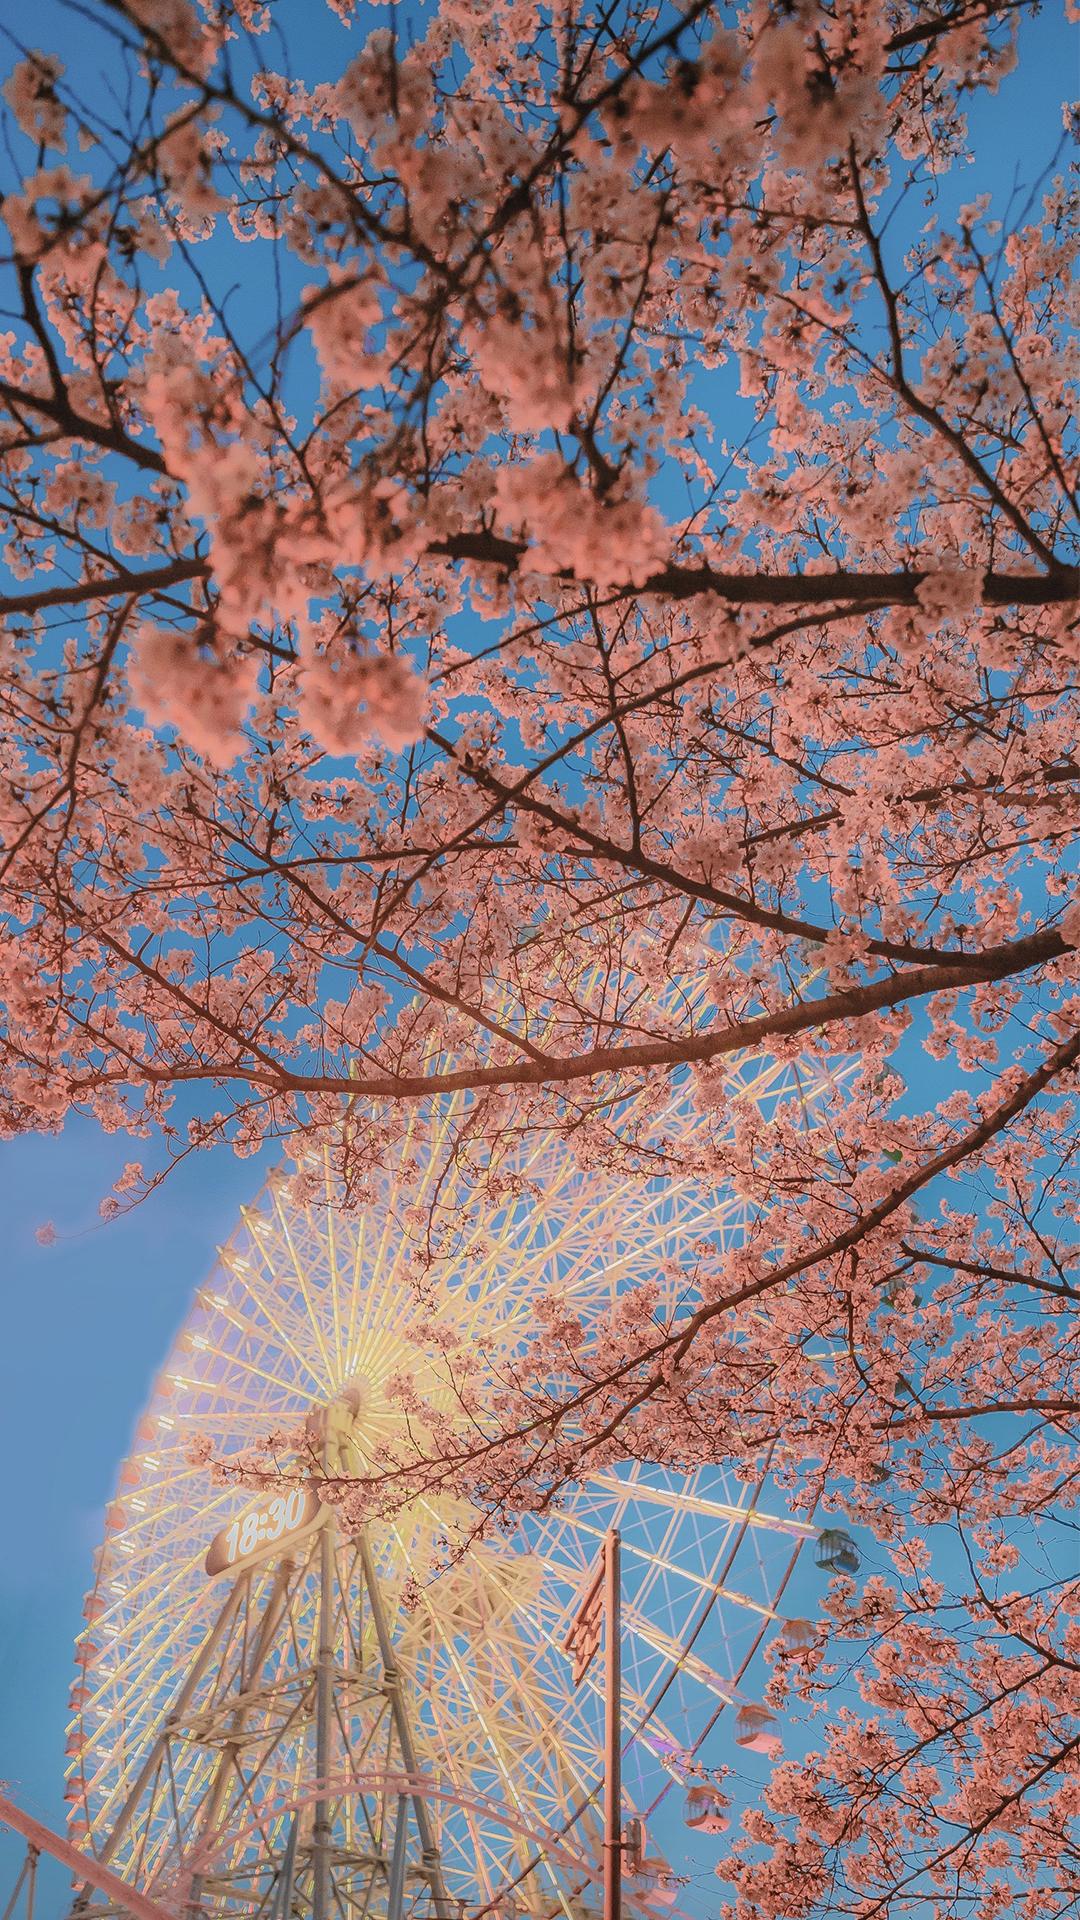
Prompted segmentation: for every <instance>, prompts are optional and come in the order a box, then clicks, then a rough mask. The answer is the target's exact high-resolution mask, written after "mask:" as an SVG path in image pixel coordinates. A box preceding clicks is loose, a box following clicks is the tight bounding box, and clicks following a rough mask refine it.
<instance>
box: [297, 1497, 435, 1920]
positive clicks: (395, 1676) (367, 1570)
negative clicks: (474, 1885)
mask: <svg viewBox="0 0 1080 1920" xmlns="http://www.w3.org/2000/svg"><path fill="white" fill-rule="evenodd" d="M360 1563H361V1566H362V1567H363V1570H364V1584H365V1586H366V1587H367V1590H368V1600H369V1602H370V1604H371V1617H372V1619H373V1620H374V1622H375V1634H376V1637H377V1639H378V1642H379V1657H380V1659H381V1660H382V1664H383V1679H384V1682H385V1685H386V1691H387V1693H388V1694H389V1696H390V1709H391V1712H392V1713H393V1716H394V1724H395V1726H396V1727H397V1736H398V1745H399V1747H400V1748H401V1757H402V1759H403V1761H404V1762H405V1771H406V1773H407V1774H408V1775H409V1777H410V1779H412V1780H413V1781H414V1782H417V1784H416V1785H415V1786H414V1788H413V1796H412V1802H413V1813H414V1816H415V1819H416V1831H417V1833H418V1834H419V1836H420V1852H421V1856H422V1858H423V1862H424V1872H425V1873H426V1875H427V1879H428V1884H429V1886H430V1888H431V1898H432V1904H433V1905H434V1908H435V1912H436V1914H437V1916H438V1920H450V1916H451V1915H452V1914H453V1911H454V1908H453V1903H452V1901H451V1899H450V1896H449V1894H448V1893H447V1891H446V1884H445V1882H444V1880H443V1874H442V1861H441V1860H440V1857H439V1848H438V1844H437V1842H436V1839H435V1833H434V1830H433V1828H432V1825H431V1820H430V1817H429V1815H428V1807H427V1801H426V1800H425V1799H424V1796H423V1794H422V1793H421V1792H420V1788H419V1776H418V1769H417V1765H416V1748H415V1747H414V1745H413V1737H412V1728H411V1727H410V1725H409V1716H408V1713H407V1712H406V1710H405V1701H404V1698H403V1696H402V1691H401V1674H400V1671H399V1668H398V1664H397V1661H396V1660H395V1658H394V1645H393V1641H392V1640H391V1638H390V1629H389V1627H388V1626H387V1624H386V1615H385V1613H384V1612H383V1603H382V1594H381V1593H380V1592H379V1578H378V1574H377V1573H376V1571H375V1562H374V1560H373V1559H372V1557H371V1548H370V1547H369V1545H368V1542H367V1535H366V1534H363V1533H362V1534H361V1535H360ZM314 1920H319V1916H318V1915H317V1914H316V1915H315V1916H314Z"/></svg>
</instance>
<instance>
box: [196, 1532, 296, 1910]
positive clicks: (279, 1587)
mask: <svg viewBox="0 0 1080 1920" xmlns="http://www.w3.org/2000/svg"><path fill="white" fill-rule="evenodd" d="M293 1564H294V1563H293V1561H292V1560H291V1559H289V1558H288V1557H286V1558H285V1559H284V1560H282V1562H281V1564H280V1565H279V1567H278V1569H277V1572H276V1573H275V1575H274V1584H273V1586H272V1587H271V1589H270V1593H269V1596H268V1598H267V1602H266V1606H265V1607H264V1609H263V1617H262V1621H261V1623H260V1626H259V1631H258V1633H257V1635H256V1637H255V1645H254V1647H253V1648H252V1650H251V1653H250V1654H249V1655H248V1656H247V1667H246V1670H245V1669H244V1668H243V1667H241V1671H240V1694H241V1703H240V1705H239V1706H238V1707H234V1708H233V1711H232V1713H231V1714H230V1716H229V1731H228V1737H227V1739H226V1741H225V1745H224V1746H223V1747H222V1749H221V1753H220V1756H219V1758H218V1761H217V1765H216V1766H215V1768H214V1777H213V1780H212V1782H211V1784H210V1791H209V1794H208V1795H207V1797H206V1799H205V1800H204V1801H203V1810H202V1815H201V1818H200V1821H199V1849H198V1850H199V1851H200V1852H202V1853H204V1854H205V1853H206V1852H207V1850H208V1849H209V1847H210V1844H211V1842H212V1840H213V1836H214V1829H215V1827H216V1826H217V1824H218V1820H219V1817H220V1814H221V1809H222V1806H223V1805H224V1801H225V1795H226V1793H227V1792H228V1788H229V1773H230V1769H232V1768H234V1767H235V1765H236V1756H237V1754H238V1752H239V1736H240V1734H242V1733H243V1730H244V1722H245V1720H246V1719H247V1707H246V1706H245V1704H244V1700H243V1696H244V1694H245V1693H246V1691H247V1689H248V1687H249V1685H254V1684H255V1683H256V1677H257V1675H258V1672H259V1669H260V1667H261V1666H262V1664H263V1661H264V1660H265V1659H266V1656H267V1654H268V1653H269V1651H270V1642H271V1640H272V1639H273V1637H274V1634H275V1632H276V1631H277V1624H278V1621H279V1620H280V1618H281V1615H282V1613H283V1611H284V1607H285V1600H286V1598H287V1595H288V1590H289V1581H290V1579H291V1577H292V1573H293ZM251 1583H252V1569H251V1568H250V1567H249V1568H248V1570H247V1572H246V1573H245V1574H242V1575H241V1577H240V1579H239V1580H238V1581H237V1584H236V1591H237V1593H239V1591H240V1589H241V1587H242V1586H244V1585H245V1584H246V1588H247V1600H248V1601H249V1600H250V1595H251ZM204 1877H205V1876H204V1875H203V1873H202V1872H201V1870H200V1871H197V1872H195V1873H194V1874H193V1875H192V1879H191V1892H190V1894H189V1896H188V1912H189V1916H191V1920H194V1916H196V1915H198V1914H201V1913H202V1890H203V1880H204Z"/></svg>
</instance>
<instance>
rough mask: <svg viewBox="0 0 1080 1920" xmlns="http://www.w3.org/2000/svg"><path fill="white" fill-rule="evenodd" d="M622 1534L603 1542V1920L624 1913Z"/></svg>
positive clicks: (611, 1532)
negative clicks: (621, 1711)
mask: <svg viewBox="0 0 1080 1920" xmlns="http://www.w3.org/2000/svg"><path fill="white" fill-rule="evenodd" d="M619 1589H620V1581H619V1533H618V1529H617V1528H616V1527H612V1528H611V1529H610V1530H609V1532H608V1534H607V1537H606V1539H605V1541H604V1613H605V1615H606V1619H607V1633H606V1637H605V1646H604V1669H605V1671H604V1920H620V1916H621V1911H622V1769H621V1759H622V1728H621V1725H620V1718H621V1716H620V1704H621V1694H622V1671H621V1659H620V1654H621V1647H620V1621H619Z"/></svg>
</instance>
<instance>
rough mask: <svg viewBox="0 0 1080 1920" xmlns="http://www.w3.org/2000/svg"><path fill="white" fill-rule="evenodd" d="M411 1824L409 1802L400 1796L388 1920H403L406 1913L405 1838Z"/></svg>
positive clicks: (387, 1906)
mask: <svg viewBox="0 0 1080 1920" xmlns="http://www.w3.org/2000/svg"><path fill="white" fill-rule="evenodd" d="M408 1824H409V1802H408V1800H407V1799H406V1797H405V1795H404V1794H403V1793H399V1794H398V1803H397V1819H396V1820H395V1822H394V1850H393V1852H392V1854H391V1855H390V1891H389V1894H388V1896H387V1901H386V1920H402V1915H403V1914H404V1911H405V1838H406V1828H407V1827H408Z"/></svg>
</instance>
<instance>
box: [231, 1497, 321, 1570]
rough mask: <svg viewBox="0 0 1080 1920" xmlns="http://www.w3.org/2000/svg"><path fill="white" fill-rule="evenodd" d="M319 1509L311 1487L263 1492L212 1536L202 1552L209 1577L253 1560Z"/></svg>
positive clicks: (303, 1526) (299, 1528) (298, 1530)
mask: <svg viewBox="0 0 1080 1920" xmlns="http://www.w3.org/2000/svg"><path fill="white" fill-rule="evenodd" d="M322 1510H323V1509H322V1503H321V1501H320V1499H319V1496H318V1494H317V1493H316V1492H315V1489H314V1487H291V1488H290V1489H289V1491H288V1492H287V1493H275V1494H264V1495H263V1496H262V1498H261V1499H259V1500H256V1501H255V1502H254V1504H253V1505H252V1506H250V1507H248V1508H247V1509H246V1511H245V1512H244V1513H238V1514H237V1516H236V1519H235V1520H233V1521H231V1522H230V1524H229V1525H228V1526H227V1527H222V1529H221V1532H220V1533H217V1534H215V1535H214V1538H213V1539H212V1540H211V1542H210V1546H209V1548H208V1550H207V1555H206V1562H205V1565H206V1571H207V1573H208V1574H209V1575H210V1576H211V1578H213V1576H214V1574H216V1573H224V1572H225V1571H226V1569H227V1568H229V1567H238V1566H241V1565H243V1564H244V1562H245V1561H248V1560H257V1559H258V1558H259V1557H260V1556H261V1555H262V1554H264V1553H266V1552H267V1551H268V1550H269V1549H270V1548H271V1547H276V1546H277V1545H278V1544H279V1543H280V1542H281V1541H283V1540H286V1539H289V1538H291V1537H292V1536H293V1535H295V1534H298V1533H304V1532H306V1531H307V1529H308V1528H309V1527H310V1526H312V1525H313V1523H314V1522H315V1521H316V1520H318V1518H319V1516H320V1515H321V1513H322Z"/></svg>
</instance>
